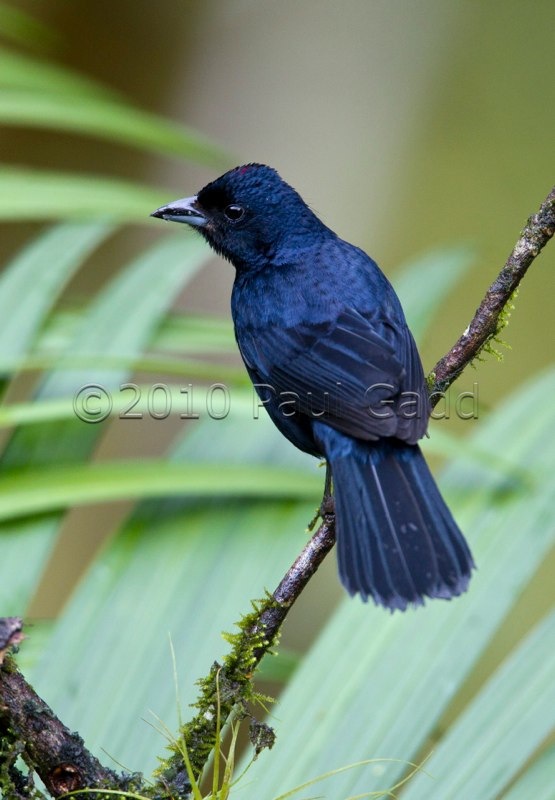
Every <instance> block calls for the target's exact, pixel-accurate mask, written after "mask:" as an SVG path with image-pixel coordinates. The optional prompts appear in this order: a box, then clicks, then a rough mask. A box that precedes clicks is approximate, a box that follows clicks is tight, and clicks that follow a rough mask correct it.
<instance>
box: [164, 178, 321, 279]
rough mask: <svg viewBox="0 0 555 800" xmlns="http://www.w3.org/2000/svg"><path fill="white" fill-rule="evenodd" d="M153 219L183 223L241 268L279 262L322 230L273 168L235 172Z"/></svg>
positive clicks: (169, 206)
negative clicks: (307, 238)
mask: <svg viewBox="0 0 555 800" xmlns="http://www.w3.org/2000/svg"><path fill="white" fill-rule="evenodd" d="M151 216H153V217H158V218H160V219H165V220H169V221H171V222H185V223H187V224H188V225H191V226H192V227H194V228H196V229H197V230H198V231H199V233H201V234H202V235H203V236H204V238H205V239H206V240H207V242H208V243H209V244H210V245H211V247H212V248H213V249H214V250H215V251H216V252H217V253H219V254H220V255H222V256H224V258H227V259H228V260H229V261H231V262H232V263H233V264H234V265H235V266H236V267H237V268H238V269H253V268H254V269H256V268H259V267H261V266H264V265H265V264H267V263H268V262H273V263H277V262H279V260H280V259H282V258H284V257H286V254H287V252H288V251H289V250H290V249H291V248H294V247H299V246H301V247H302V246H303V240H304V239H305V238H306V237H311V236H313V235H314V233H315V232H316V231H318V230H326V228H325V227H324V225H322V223H321V222H320V220H319V219H318V218H317V217H316V216H315V214H314V213H313V212H312V211H311V210H310V209H309V207H308V206H307V205H306V203H305V202H304V200H303V199H302V198H301V197H300V195H299V194H298V193H297V192H296V191H295V190H294V189H293V188H292V187H291V186H289V185H288V184H287V183H285V181H283V180H282V179H281V178H280V176H279V175H278V173H277V172H276V171H275V170H274V169H272V168H271V167H267V166H265V165H263V164H246V165H245V166H241V167H235V169H232V170H230V171H229V172H226V173H225V175H222V176H221V177H220V178H217V179H216V180H215V181H212V183H209V184H208V185H207V186H205V187H204V188H203V189H201V190H200V192H199V193H198V194H197V195H195V196H193V197H187V198H184V199H182V200H175V201H174V202H172V203H168V205H166V206H162V207H161V208H159V209H157V210H156V211H155V212H154V213H153V214H152V215H151Z"/></svg>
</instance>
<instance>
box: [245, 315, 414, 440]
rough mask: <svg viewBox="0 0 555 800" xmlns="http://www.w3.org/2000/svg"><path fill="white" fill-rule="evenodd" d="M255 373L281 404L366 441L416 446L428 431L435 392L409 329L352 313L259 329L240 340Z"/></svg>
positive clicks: (284, 408) (403, 325)
mask: <svg viewBox="0 0 555 800" xmlns="http://www.w3.org/2000/svg"><path fill="white" fill-rule="evenodd" d="M241 352H242V355H243V358H244V360H245V363H246V365H247V367H248V368H249V371H250V372H251V376H252V375H254V376H256V377H258V378H259V381H260V382H262V383H265V384H268V385H269V386H270V387H271V390H272V391H273V392H274V393H275V396H276V398H278V399H279V400H280V401H281V403H282V409H283V413H284V414H291V413H292V411H293V410H295V411H296V412H299V413H300V414H302V415H305V416H306V415H308V416H311V417H313V418H315V419H320V420H323V421H326V422H327V423H328V424H330V425H332V426H333V427H334V428H336V429H337V430H340V431H342V432H343V433H346V434H348V435H350V436H354V437H356V438H361V439H369V440H371V439H378V438H381V437H383V436H396V437H397V438H400V439H403V440H404V441H407V442H411V443H412V442H416V441H417V440H418V439H420V438H421V437H422V436H423V435H424V433H425V432H426V428H427V421H428V416H429V402H428V395H427V392H426V389H425V382H424V374H423V370H422V365H421V363H420V358H419V356H418V352H417V350H416V346H415V344H414V340H413V339H412V336H411V334H410V331H409V330H408V328H407V326H406V324H404V321H403V324H399V325H392V324H391V323H387V322H384V323H377V322H376V321H375V320H372V321H370V320H368V319H366V318H365V317H364V316H363V315H362V314H359V313H358V312H357V311H355V310H353V309H345V310H344V311H342V312H341V313H340V314H339V315H338V316H337V317H336V319H334V320H333V321H332V322H325V323H319V324H313V325H310V324H302V325H296V326H294V327H291V328H270V329H267V330H258V331H256V332H251V333H250V334H248V335H242V337H241Z"/></svg>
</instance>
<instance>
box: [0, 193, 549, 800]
mask: <svg viewBox="0 0 555 800" xmlns="http://www.w3.org/2000/svg"><path fill="white" fill-rule="evenodd" d="M554 233H555V187H554V188H553V189H552V191H551V192H550V194H549V195H548V197H547V198H546V200H545V201H544V202H543V203H542V205H541V207H540V209H539V211H538V213H537V214H534V215H533V216H532V217H530V218H529V220H528V222H527V224H526V226H525V227H524V229H523V231H522V233H521V235H520V237H519V239H518V241H517V243H516V245H515V247H514V248H513V250H512V252H511V254H510V255H509V258H508V259H507V261H506V263H505V265H504V266H503V268H502V269H501V271H500V273H499V275H498V276H497V278H496V279H495V281H494V282H493V283H492V285H491V286H490V288H489V289H488V291H487V292H486V294H485V296H484V299H483V300H482V302H481V304H480V306H479V308H478V309H477V311H476V313H475V315H474V317H473V319H472V321H471V322H470V324H469V326H468V328H467V329H466V330H465V331H464V333H463V334H462V336H461V337H460V338H459V339H458V341H457V342H456V343H455V344H454V345H453V347H452V348H451V349H450V350H449V352H448V353H447V354H446V355H445V356H444V357H443V358H442V359H440V361H438V363H437V364H436V366H435V367H434V370H433V372H432V373H431V376H430V377H431V381H430V385H431V395H432V401H433V400H434V399H435V400H436V401H437V399H439V396H440V393H441V392H445V391H446V390H447V389H448V388H449V386H450V385H451V384H452V383H453V381H455V380H456V379H457V378H458V376H459V375H460V374H461V373H462V371H463V370H464V368H465V367H466V366H467V365H468V364H470V363H471V361H472V360H473V359H475V358H476V357H477V356H478V355H479V354H480V352H481V351H482V350H483V348H484V347H487V346H488V344H489V343H490V342H491V340H492V339H494V338H495V337H496V336H498V334H499V332H500V330H501V329H502V328H503V326H504V324H506V310H507V306H508V304H510V300H511V297H512V296H513V294H514V292H515V290H516V288H517V287H518V285H519V283H520V281H521V280H522V278H523V277H524V275H525V274H526V271H527V270H528V268H529V267H530V265H531V264H532V262H533V261H534V259H535V258H536V256H538V255H539V253H540V252H541V250H542V248H543V247H545V245H546V244H547V242H548V241H549V239H550V238H551V237H552V236H553V235H554ZM434 395H435V398H434ZM321 517H322V524H321V525H320V526H319V528H318V530H317V531H316V533H315V534H314V535H313V536H312V538H311V539H310V540H309V542H308V543H307V545H306V546H305V547H304V549H303V551H302V552H301V554H300V555H299V556H298V558H297V559H296V560H295V562H294V564H293V565H292V566H291V567H290V568H289V569H288V570H287V572H286V574H285V576H284V577H283V579H282V580H281V582H280V584H279V586H278V587H277V588H276V590H275V591H274V592H273V594H272V595H269V596H268V597H267V598H265V599H264V600H263V601H261V602H260V603H258V604H257V605H256V607H255V611H254V613H253V614H250V615H249V616H248V617H246V618H245V619H244V620H243V623H242V625H241V629H240V634H238V635H237V636H234V637H231V639H232V645H233V646H232V650H231V653H230V655H229V656H228V657H227V659H226V661H225V663H224V665H223V666H220V665H217V664H216V665H214V666H213V668H212V670H211V672H210V674H209V676H208V677H207V678H206V679H204V681H202V682H201V685H202V687H203V688H202V697H201V699H200V700H199V702H198V703H197V707H198V712H199V713H198V714H197V715H196V717H195V718H194V719H193V720H192V721H191V722H190V723H188V724H187V725H186V726H185V727H184V729H183V730H182V731H181V737H182V740H183V741H184V742H185V745H186V747H187V750H188V753H189V756H190V757H191V763H192V764H193V770H194V772H195V773H196V774H200V772H201V771H202V769H203V767H204V766H205V763H206V760H207V757H208V755H209V753H210V751H211V749H212V747H213V746H214V743H215V740H216V724H217V723H216V717H217V715H216V714H215V713H213V712H214V709H215V707H216V704H218V707H219V708H220V712H221V720H222V724H224V722H225V719H226V718H227V717H228V716H229V715H230V714H231V713H232V712H233V711H234V709H236V708H237V706H242V707H243V708H245V707H246V703H247V702H248V700H249V699H252V696H253V690H252V674H253V672H254V671H255V669H256V666H257V665H258V664H259V663H260V661H261V660H262V658H263V657H264V655H265V654H266V653H267V652H268V651H269V650H270V649H271V647H272V646H273V645H274V644H275V642H276V640H277V638H278V635H279V631H280V628H281V625H282V623H283V621H284V619H285V617H286V616H287V614H288V612H289V610H290V609H291V607H292V606H293V604H294V603H295V600H296V599H297V598H298V597H299V595H300V594H301V592H302V591H303V589H304V587H305V586H306V584H307V583H308V581H309V580H310V578H311V577H312V575H313V574H314V573H315V572H316V570H317V569H318V567H319V566H320V564H321V563H322V561H323V560H324V558H325V556H326V555H327V553H328V552H329V551H330V550H331V549H332V547H333V545H334V543H335V516H334V509H333V501H332V499H331V498H324V502H323V504H322V509H321ZM0 622H1V621H0ZM6 623H7V626H4V628H2V626H1V625H0V634H1V633H2V631H4V633H5V634H6V636H5V637H4V639H5V641H4V643H3V644H2V642H1V641H0V655H2V656H3V655H4V650H5V648H6V647H9V646H10V645H14V644H16V643H17V641H18V640H19V639H20V636H18V631H19V633H20V625H19V624H18V623H19V621H18V620H15V619H14V618H10V619H9V620H7V621H6ZM262 738H263V737H262ZM0 740H1V741H2V742H3V743H4V744H3V747H4V748H5V747H6V744H5V743H6V742H7V743H8V744H9V745H13V750H12V751H10V752H6V751H5V750H4V752H2V753H0V777H2V778H3V779H4V778H5V776H6V775H7V777H8V778H10V776H12V777H13V772H14V769H13V766H14V765H13V763H11V764H8V769H7V770H3V769H2V766H3V765H2V759H4V765H5V763H6V758H9V757H10V756H11V754H12V753H15V752H17V753H20V752H21V753H22V755H23V757H24V759H25V760H26V761H27V763H28V764H29V766H30V767H31V768H32V769H35V770H36V771H37V773H38V774H39V775H40V777H41V779H42V780H43V782H44V783H45V785H46V787H47V788H48V790H49V791H50V792H51V794H52V795H53V796H54V797H57V796H59V795H60V794H61V793H62V792H64V791H68V790H78V789H82V788H84V787H94V788H99V789H100V788H115V789H119V790H123V791H125V790H126V789H127V790H130V789H131V788H134V789H135V791H137V790H138V789H139V788H140V789H141V792H142V793H144V794H145V795H147V796H150V797H157V798H169V797H172V798H179V800H185V798H187V797H188V796H189V792H190V783H189V780H188V776H187V772H186V769H185V766H184V763H183V758H182V754H181V752H180V751H179V749H178V748H177V747H176V748H175V752H174V753H173V754H172V756H170V758H169V759H168V760H167V761H165V762H163V764H162V766H161V768H160V770H159V771H158V774H157V781H156V783H155V784H154V785H152V784H151V785H150V786H145V785H144V784H143V783H142V782H140V781H139V779H138V776H123V777H119V776H117V775H116V774H115V773H113V772H112V771H111V770H108V769H105V768H104V767H103V766H102V765H101V764H100V762H98V761H97V759H96V758H94V757H93V756H92V755H91V754H90V753H89V752H88V751H87V749H86V748H85V746H84V744H83V742H82V740H81V738H80V737H79V736H78V735H77V734H75V733H71V732H70V731H69V730H68V729H67V728H66V727H65V726H64V725H63V724H62V723H61V722H60V720H58V719H57V717H56V716H55V715H54V713H53V712H52V710H51V709H50V708H49V707H48V706H47V705H46V704H45V703H44V701H42V700H41V699H40V698H39V697H38V696H37V695H36V693H35V692H34V690H33V689H32V687H30V686H29V685H28V684H27V683H26V681H25V680H24V678H23V677H22V676H21V674H20V673H19V672H18V671H17V670H16V669H15V667H14V665H13V663H12V662H11V659H9V658H6V659H4V663H3V664H2V658H0ZM270 741H271V738H270ZM265 744H266V745H267V744H268V741H266V742H265ZM255 747H256V744H255ZM12 796H13V797H27V796H29V791H28V789H27V790H26V789H25V786H24V785H23V784H22V788H21V793H19V790H17V791H16V788H15V786H14V792H13V793H12ZM84 797H85V795H84Z"/></svg>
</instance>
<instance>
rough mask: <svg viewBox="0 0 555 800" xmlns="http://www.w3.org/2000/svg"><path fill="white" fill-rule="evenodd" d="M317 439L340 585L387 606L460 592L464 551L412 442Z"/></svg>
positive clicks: (466, 567)
mask: <svg viewBox="0 0 555 800" xmlns="http://www.w3.org/2000/svg"><path fill="white" fill-rule="evenodd" d="M328 431H331V429H330V428H328ZM338 437H340V438H338ZM319 438H321V439H324V441H323V442H322V443H323V444H324V445H325V450H326V455H327V458H328V461H329V463H330V465H331V470H332V476H333V484H334V496H335V508H336V529H337V550H338V561H339V575H340V578H341V581H342V582H343V584H344V586H345V587H346V589H347V590H348V591H349V592H350V593H351V594H357V593H358V594H360V595H361V597H362V598H363V600H367V599H368V598H369V597H371V598H372V599H373V600H374V601H375V602H376V603H377V604H379V605H383V606H386V607H387V608H390V609H392V610H393V609H401V610H404V609H406V608H407V606H408V605H410V604H415V605H420V604H422V603H424V598H425V597H430V598H435V597H440V598H444V599H450V598H452V597H456V596H457V595H459V594H461V593H462V592H464V591H465V590H466V588H467V586H468V582H469V580H470V575H471V572H472V569H473V567H474V562H473V560H472V555H471V553H470V550H469V548H468V545H467V543H466V541H465V539H464V537H463V535H462V533H461V531H460V530H459V528H458V526H457V524H456V522H455V520H454V519H453V517H452V515H451V512H450V511H449V509H448V508H447V506H446V504H445V502H444V500H443V498H442V497H441V494H440V492H439V489H438V488H437V486H436V483H435V481H434V479H433V477H432V475H431V473H430V470H429V468H428V465H427V464H426V461H425V459H424V456H423V455H422V451H421V450H420V448H419V447H418V445H407V444H404V443H402V442H399V441H398V440H381V441H379V442H371V443H366V442H361V441H356V440H353V439H351V438H349V437H344V436H343V435H342V434H338V433H337V432H336V431H332V432H331V434H330V435H327V434H326V435H325V437H319Z"/></svg>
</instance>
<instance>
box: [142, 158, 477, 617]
mask: <svg viewBox="0 0 555 800" xmlns="http://www.w3.org/2000/svg"><path fill="white" fill-rule="evenodd" d="M152 216H154V217H159V218H161V219H166V220H171V221H174V222H185V223H187V224H188V225H192V226H193V227H194V228H196V229H197V230H198V231H199V232H200V233H201V234H202V235H203V236H204V238H205V239H206V240H207V242H208V243H209V244H210V245H211V246H212V247H213V249H214V250H215V251H216V252H217V253H219V254H220V255H222V256H223V257H224V258H227V259H228V260H229V261H231V263H232V264H233V265H234V267H235V269H236V276H235V283H234V285H233V292H232V297H231V310H232V314H233V321H234V324H235V336H236V338H237V343H238V345H239V349H240V351H241V355H242V356H243V360H244V362H245V366H246V368H247V370H248V372H249V375H250V377H251V379H252V382H253V384H254V385H255V388H256V390H257V392H258V394H259V397H260V401H261V404H263V405H264V406H265V408H266V410H267V411H268V413H269V414H270V417H271V418H272V420H273V421H274V423H275V424H276V425H277V427H278V428H279V430H280V431H281V432H282V433H283V435H284V436H286V437H287V438H288V439H289V440H290V441H291V442H292V443H293V444H294V445H296V446H297V447H298V448H300V449H301V450H304V451H305V452H307V453H311V454H312V455H314V456H317V457H320V458H321V457H325V459H326V460H327V462H328V465H329V467H330V468H331V475H332V479H333V493H334V497H335V511H336V537H337V551H338V561H339V575H340V577H341V581H342V582H343V584H344V586H345V587H346V589H347V591H348V592H349V593H350V594H356V593H359V594H360V595H361V597H362V598H363V600H366V599H368V598H369V597H371V598H372V599H373V600H374V601H375V602H376V603H378V604H380V605H383V606H386V607H387V608H390V609H402V610H404V609H406V607H407V606H408V605H409V604H421V603H423V602H424V598H425V597H441V598H445V599H450V598H451V597H455V596H456V595H459V594H461V592H464V591H465V589H466V588H467V586H468V581H469V579H470V574H471V571H472V569H473V566H474V564H473V561H472V556H471V554H470V550H469V548H468V545H467V544H466V541H465V539H464V537H463V535H462V533H461V532H460V530H459V528H458V527H457V524H456V523H455V521H454V519H453V517H452V515H451V512H450V511H449V509H448V508H447V506H446V504H445V502H444V500H443V498H442V497H441V495H440V493H439V490H438V488H437V486H436V484H435V481H434V479H433V477H432V475H431V473H430V470H429V469H428V466H427V464H426V461H425V460H424V456H423V455H422V452H421V450H420V448H419V446H418V444H417V442H418V440H419V439H420V438H422V436H424V434H425V433H426V429H427V426H428V418H429V414H430V404H429V400H428V392H427V388H426V382H425V379H424V372H423V369H422V364H421V361H420V357H419V355H418V351H417V349H416V345H415V343H414V339H413V338H412V335H411V333H410V331H409V329H408V326H407V323H406V320H405V316H404V314H403V310H402V308H401V304H400V302H399V299H398V297H397V295H396V294H395V291H394V290H393V288H392V286H391V284H390V283H389V281H388V280H387V278H386V277H385V276H384V274H383V273H382V272H381V270H380V269H379V268H378V266H377V265H376V264H375V263H374V261H372V259H371V258H369V257H368V256H367V255H366V253H364V252H363V251H362V250H359V248H357V247H354V246H353V245H351V244H348V243H347V242H345V241H343V240H341V239H340V238H339V237H338V236H337V235H336V234H335V233H334V232H333V231H332V230H330V229H329V228H328V227H326V225H324V224H323V223H322V222H321V221H320V220H319V219H318V217H317V216H316V215H315V214H314V213H313V212H312V211H311V210H310V208H309V207H308V206H307V205H306V203H305V202H304V201H303V199H302V198H301V197H300V196H299V194H297V192H296V191H295V190H294V189H293V188H292V187H291V186H289V185H288V184H286V183H285V182H284V181H283V180H282V179H281V178H280V176H279V175H278V173H277V172H276V171H275V170H273V169H271V168H270V167H267V166H264V165H261V164H247V165H246V166H242V167H237V168H236V169H233V170H231V171H230V172H227V173H226V174H225V175H223V176H222V177H220V178H218V179H217V180H215V181H213V182H212V183H209V184H208V185H207V186H205V187H204V189H201V191H200V192H199V193H198V195H196V196H195V197H189V198H186V199H183V200H176V201H175V202H173V203H170V204H169V205H167V206H164V207H162V208H159V209H158V210H157V211H155V212H154V214H153V215H152Z"/></svg>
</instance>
